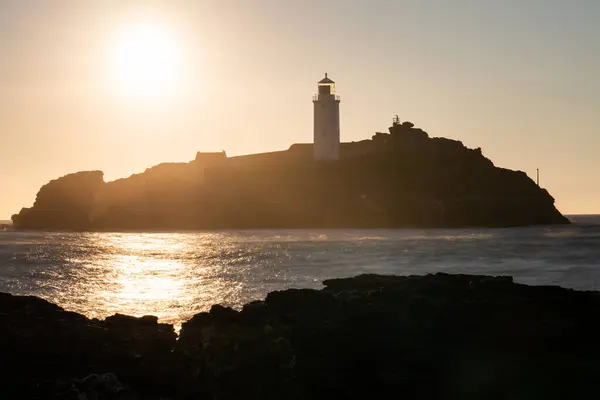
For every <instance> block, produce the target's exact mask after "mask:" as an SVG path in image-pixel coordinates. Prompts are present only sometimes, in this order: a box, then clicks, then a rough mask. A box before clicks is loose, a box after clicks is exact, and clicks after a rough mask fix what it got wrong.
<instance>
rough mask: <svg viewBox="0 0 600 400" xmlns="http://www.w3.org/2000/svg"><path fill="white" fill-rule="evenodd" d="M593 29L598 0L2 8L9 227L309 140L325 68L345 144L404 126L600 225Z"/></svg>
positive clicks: (1, 155)
mask: <svg viewBox="0 0 600 400" xmlns="http://www.w3.org/2000/svg"><path fill="white" fill-rule="evenodd" d="M598 21H600V1H597V0H570V1H566V0H560V1H559V0H478V1H475V0H435V1H434V0H243V1H242V0H238V1H233V0H230V1H226V0H214V1H209V0H205V1H200V0H197V1H192V0H190V1H183V0H182V1H175V0H168V1H167V0H165V1H134V0H129V1H122V0H118V1H108V0H102V1H92V0H87V1H86V0H0V219H5V218H9V217H10V215H11V214H13V213H17V212H18V211H19V210H20V209H21V207H23V206H27V207H29V206H31V205H32V203H33V201H34V199H35V195H36V193H37V191H38V189H39V187H40V186H41V185H43V184H45V183H46V182H48V181H49V180H51V179H54V178H57V177H59V176H62V175H65V174H67V173H70V172H76V171H82V170H93V169H100V170H103V171H104V172H105V179H107V180H113V179H116V178H121V177H126V176H129V175H130V174H132V173H136V172H141V171H143V170H144V169H146V168H148V167H150V166H152V165H155V164H158V163H160V162H167V161H189V160H191V159H193V158H194V156H195V153H196V151H200V150H202V151H219V150H226V151H227V154H228V155H237V154H246V153H254V152H263V151H271V150H281V149H286V148H288V147H289V146H290V145H291V144H292V143H296V142H310V141H312V101H311V100H312V95H313V93H315V91H316V82H317V81H319V80H320V79H321V78H322V77H323V74H324V73H325V72H328V73H329V77H330V78H332V79H333V80H335V81H336V87H337V92H338V94H339V95H340V96H341V100H342V102H341V105H340V107H341V108H340V110H341V111H340V113H341V137H342V141H352V140H361V139H365V138H370V137H371V136H372V135H373V133H374V132H376V131H386V130H387V127H388V126H389V125H390V123H391V121H392V117H393V116H394V115H395V114H398V115H399V116H400V118H401V119H402V120H409V121H412V122H413V123H415V124H416V125H417V126H418V127H421V128H423V129H424V130H426V131H427V132H429V134H430V135H431V136H443V137H449V138H453V139H458V140H461V141H463V142H464V143H465V145H467V146H469V147H481V148H482V149H483V153H484V155H486V156H487V157H488V158H490V159H491V160H492V161H493V162H494V163H495V164H496V165H497V166H501V167H505V168H511V169H519V170H523V171H525V172H526V173H527V174H528V175H529V176H531V177H535V171H536V168H540V171H541V184H542V186H544V187H545V188H547V189H548V190H549V191H550V193H551V194H552V195H553V196H554V197H555V198H556V203H557V206H558V208H559V210H560V211H562V212H563V213H595V212H598V213H600V178H599V177H598V171H600V157H598V154H599V152H600V135H598V129H599V128H600V40H599V39H598V38H600V25H599V24H598ZM140 27H142V30H143V29H146V30H149V31H151V32H153V33H152V34H151V35H149V36H148V35H146V37H150V38H155V39H153V40H156V43H153V44H151V49H154V48H161V49H163V50H161V51H163V53H164V54H163V57H162V58H159V59H158V60H157V62H156V65H159V66H160V68H163V69H162V70H159V71H158V74H159V75H158V76H159V77H160V79H162V80H165V82H167V84H165V85H166V86H164V87H163V89H159V88H157V87H149V88H147V89H148V93H146V91H143V90H139V91H137V92H136V91H135V90H133V91H132V90H131V87H129V86H128V85H129V83H128V82H129V81H130V80H131V81H134V82H137V80H139V79H143V78H144V77H147V76H152V75H151V74H152V73H153V72H154V69H153V68H158V67H156V66H155V63H152V65H153V66H148V67H147V68H141V67H140V65H139V63H138V64H136V63H135V62H133V63H131V64H127V62H128V61H125V63H126V64H125V66H124V64H123V62H124V61H123V58H124V57H125V59H126V60H128V59H129V58H128V57H130V56H131V57H133V58H135V57H136V54H137V53H136V51H137V49H136V48H135V43H137V42H135V41H134V42H133V43H134V45H133V48H132V45H131V43H132V42H131V40H130V39H131V38H132V32H138V31H139V29H140ZM153 35H154V36H153ZM133 36H135V34H134V35H133ZM154 44H155V46H154ZM142 45H144V44H143V43H142ZM146 45H147V44H146ZM165 60H175V61H174V62H172V63H170V61H168V62H167V61H165ZM134 61H135V60H134ZM165 62H166V64H165ZM165 65H166V66H165ZM165 68H166V69H165ZM160 73H162V74H163V75H162V76H161V75H160ZM140 77H141V78H140ZM142 82H144V81H143V80H142ZM161 82H162V81H161ZM138 88H139V87H138ZM160 90H163V91H162V92H161V91H160ZM132 92H133V93H132ZM136 93H137V94H136Z"/></svg>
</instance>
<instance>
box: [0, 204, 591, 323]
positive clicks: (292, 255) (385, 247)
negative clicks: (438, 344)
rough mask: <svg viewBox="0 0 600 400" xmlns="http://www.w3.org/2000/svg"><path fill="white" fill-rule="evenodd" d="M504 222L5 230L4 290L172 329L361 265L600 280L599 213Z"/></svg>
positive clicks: (577, 284) (0, 246) (0, 285)
mask: <svg viewBox="0 0 600 400" xmlns="http://www.w3.org/2000/svg"><path fill="white" fill-rule="evenodd" d="M569 219H570V220H571V221H572V222H573V224H572V225H563V226H543V227H525V228H507V229H381V230H377V229H372V230H359V229H357V230H348V229H343V230H335V229H329V230H324V229H318V230H241V231H227V230H224V231H202V232H199V231H194V232H89V233H65V232H43V231H24V232H20V231H13V230H6V231H0V292H8V293H12V294H16V295H34V296H39V297H42V298H44V299H47V300H49V301H51V302H53V303H56V304H58V305H60V306H61V307H63V308H64V309H66V310H70V311H76V312H78V313H81V314H84V315H86V316H88V317H90V318H92V317H93V318H104V317H106V316H109V315H112V314H115V313H122V314H128V315H135V316H142V315H156V316H158V317H159V320H160V321H161V322H167V323H172V324H175V326H176V328H177V327H180V326H181V323H182V322H183V321H185V320H187V319H189V318H190V317H191V316H193V315H194V314H196V313H198V312H201V311H207V310H209V309H210V307H211V305H213V304H222V305H225V306H231V307H234V308H240V307H241V306H242V305H243V304H245V303H248V302H250V301H252V300H257V299H264V298H265V296H266V295H267V293H269V292H271V291H275V290H283V289H287V288H314V289H319V288H322V287H323V284H322V282H323V280H325V279H330V278H340V277H350V276H355V275H359V274H367V273H369V274H373V273H376V274H389V275H392V274H393V275H414V274H417V275H423V274H428V273H435V272H447V273H465V274H485V275H511V276H513V277H514V279H515V281H517V282H520V283H525V284H529V285H559V286H563V287H567V288H574V289H579V290H597V289H600V216H599V215H578V216H569Z"/></svg>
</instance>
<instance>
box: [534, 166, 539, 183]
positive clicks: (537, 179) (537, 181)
mask: <svg viewBox="0 0 600 400" xmlns="http://www.w3.org/2000/svg"><path fill="white" fill-rule="evenodd" d="M535 171H536V174H537V176H536V183H537V185H538V186H540V169H539V168H536V169H535Z"/></svg>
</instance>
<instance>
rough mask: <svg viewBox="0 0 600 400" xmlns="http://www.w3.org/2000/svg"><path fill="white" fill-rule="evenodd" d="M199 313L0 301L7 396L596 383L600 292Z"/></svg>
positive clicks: (289, 297)
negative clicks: (92, 313) (159, 314)
mask: <svg viewBox="0 0 600 400" xmlns="http://www.w3.org/2000/svg"><path fill="white" fill-rule="evenodd" d="M324 286H325V287H324V288H323V289H322V290H312V289H288V290H285V291H278V292H272V293H269V295H267V297H266V299H264V300H263V301H255V302H252V303H249V304H246V305H245V306H244V307H243V308H242V309H241V310H233V309H231V308H225V307H222V306H219V305H215V306H213V307H212V308H211V309H210V311H209V312H203V313H200V314H197V315H195V316H194V317H193V318H192V319H191V320H189V321H187V322H185V323H184V324H183V326H182V329H181V332H180V334H179V337H177V335H176V334H175V332H174V329H173V326H172V325H167V324H161V323H159V322H158V321H157V319H156V317H152V316H145V317H140V318H134V317H129V316H125V315H119V314H117V315H114V316H112V317H108V318H106V319H105V320H97V319H88V318H86V317H85V316H83V315H79V314H76V313H73V312H68V311H65V310H63V309H62V308H60V307H58V306H56V305H54V304H51V303H49V302H47V301H45V300H42V299H39V298H36V297H20V296H12V295H9V294H0V326H1V327H2V329H0V351H1V354H2V361H3V365H5V366H8V368H5V369H4V370H3V373H2V378H3V385H2V396H3V398H4V397H6V398H19V399H157V400H158V399H241V398H244V399H313V398H329V399H331V398H334V399H365V398H387V397H392V396H393V397H399V398H406V399H461V400H465V399H484V398H485V399H529V400H531V399H567V398H574V399H575V398H588V397H589V395H590V394H592V393H595V392H596V390H597V377H598V373H600V366H599V364H598V359H600V345H599V344H598V336H599V335H600V325H598V323H597V321H598V319H599V317H600V293H599V292H582V291H574V290H568V289H563V288H560V287H551V286H545V287H544V286H526V285H521V284H516V283H514V282H513V281H512V278H510V277H506V276H505V277H489V276H477V275H447V274H435V275H426V276H405V277H402V276H381V275H361V276H357V277H354V278H345V279H333V280H328V281H325V282H324Z"/></svg>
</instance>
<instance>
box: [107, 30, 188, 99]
mask: <svg viewBox="0 0 600 400" xmlns="http://www.w3.org/2000/svg"><path fill="white" fill-rule="evenodd" d="M111 58H112V62H113V68H112V69H113V80H114V81H115V85H116V86H117V87H118V89H119V90H120V91H122V92H124V93H126V94H129V95H135V96H136V97H138V96H139V97H140V98H144V97H147V96H156V95H164V94H168V92H170V91H173V90H175V89H176V88H177V86H178V84H179V83H180V82H179V79H180V75H181V71H180V69H181V54H180V51H179V48H178V46H177V41H176V40H175V38H174V37H173V36H172V35H170V34H169V32H168V31H167V30H165V29H162V28H161V27H159V26H151V25H139V26H135V27H130V28H129V29H126V30H125V31H124V32H122V33H121V34H120V35H119V36H118V37H117V38H116V39H115V42H114V45H113V55H112V57H111Z"/></svg>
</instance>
